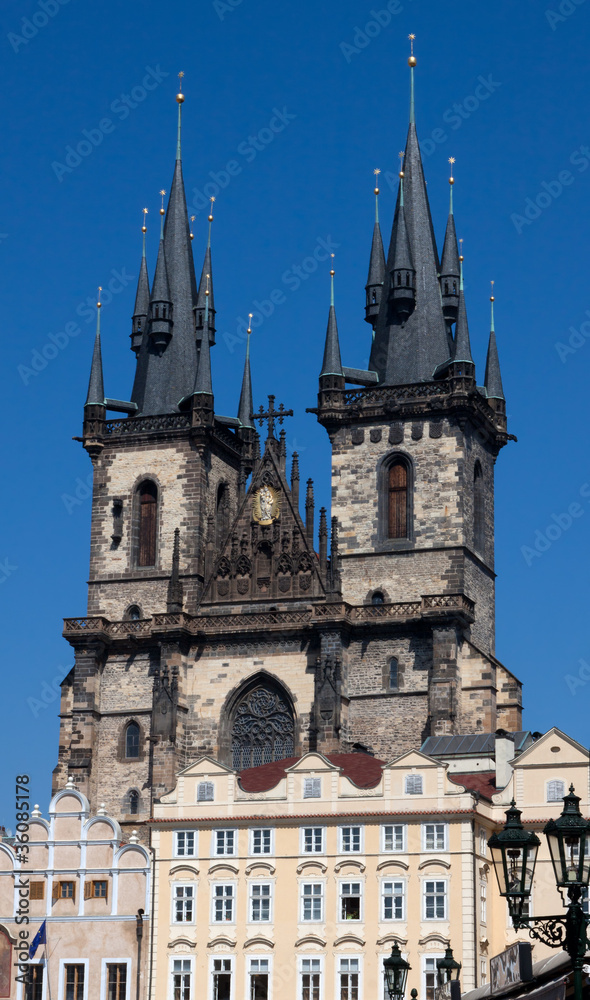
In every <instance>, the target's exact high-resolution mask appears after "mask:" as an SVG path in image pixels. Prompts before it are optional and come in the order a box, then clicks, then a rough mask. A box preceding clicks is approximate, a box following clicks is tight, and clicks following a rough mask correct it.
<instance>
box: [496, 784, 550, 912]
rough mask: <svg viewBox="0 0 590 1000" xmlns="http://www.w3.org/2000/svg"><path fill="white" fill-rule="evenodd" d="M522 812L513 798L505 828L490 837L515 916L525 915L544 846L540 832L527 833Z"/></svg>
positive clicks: (503, 892)
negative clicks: (542, 845)
mask: <svg viewBox="0 0 590 1000" xmlns="http://www.w3.org/2000/svg"><path fill="white" fill-rule="evenodd" d="M520 816H521V811H520V809H517V808H516V802H515V801H514V799H513V800H512V802H511V803H510V809H508V811H507V812H506V823H505V824H504V828H503V829H502V830H500V832H499V833H494V834H492V836H491V837H490V839H489V841H488V846H489V848H490V850H491V852H492V861H493V864H494V869H495V871H496V878H497V879H498V888H499V889H500V895H501V896H505V897H506V899H507V900H508V909H509V911H510V916H511V917H512V918H513V919H514V918H515V917H520V916H521V915H522V910H523V906H524V903H525V901H526V900H527V899H528V898H529V897H530V894H531V888H532V884H533V875H534V872H535V864H536V861H537V851H538V850H539V847H540V846H541V841H540V840H539V838H538V837H537V835H536V833H532V832H530V833H527V831H526V830H525V828H524V827H523V825H522V823H521V822H520Z"/></svg>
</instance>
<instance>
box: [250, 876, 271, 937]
mask: <svg viewBox="0 0 590 1000" xmlns="http://www.w3.org/2000/svg"><path fill="white" fill-rule="evenodd" d="M259 885H263V886H268V889H269V893H268V920H254V918H253V916H252V910H253V906H252V904H253V900H254V894H253V889H254V886H259ZM259 898H260V899H262V898H264V897H262V896H261V897H259ZM273 920H274V882H273V881H271V879H252V881H251V882H248V923H249V924H255V925H256V926H257V927H259V926H260V925H262V924H265V925H267V926H268V925H269V924H272V923H273Z"/></svg>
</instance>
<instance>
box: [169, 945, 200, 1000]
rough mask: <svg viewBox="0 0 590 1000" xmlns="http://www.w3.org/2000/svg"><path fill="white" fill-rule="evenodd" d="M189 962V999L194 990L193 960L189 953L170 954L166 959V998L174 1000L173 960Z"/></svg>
mask: <svg viewBox="0 0 590 1000" xmlns="http://www.w3.org/2000/svg"><path fill="white" fill-rule="evenodd" d="M175 961H176V962H190V970H189V975H190V977H191V1000H192V997H193V996H194V992H195V960H194V957H193V956H191V955H171V956H170V958H169V959H168V962H169V972H168V1000H174V982H173V976H174V962H175Z"/></svg>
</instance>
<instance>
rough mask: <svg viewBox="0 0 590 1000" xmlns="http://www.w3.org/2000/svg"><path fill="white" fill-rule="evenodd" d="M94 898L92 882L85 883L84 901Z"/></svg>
mask: <svg viewBox="0 0 590 1000" xmlns="http://www.w3.org/2000/svg"><path fill="white" fill-rule="evenodd" d="M91 896H92V882H85V883H84V899H90V898H91Z"/></svg>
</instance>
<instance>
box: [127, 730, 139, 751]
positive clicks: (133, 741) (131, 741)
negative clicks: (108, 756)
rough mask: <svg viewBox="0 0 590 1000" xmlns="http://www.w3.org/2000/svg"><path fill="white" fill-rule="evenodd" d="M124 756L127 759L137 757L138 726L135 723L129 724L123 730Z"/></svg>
mask: <svg viewBox="0 0 590 1000" xmlns="http://www.w3.org/2000/svg"><path fill="white" fill-rule="evenodd" d="M125 756H126V757H127V758H134V757H139V726H138V725H137V722H130V723H129V725H128V726H127V729H126V730H125Z"/></svg>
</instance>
